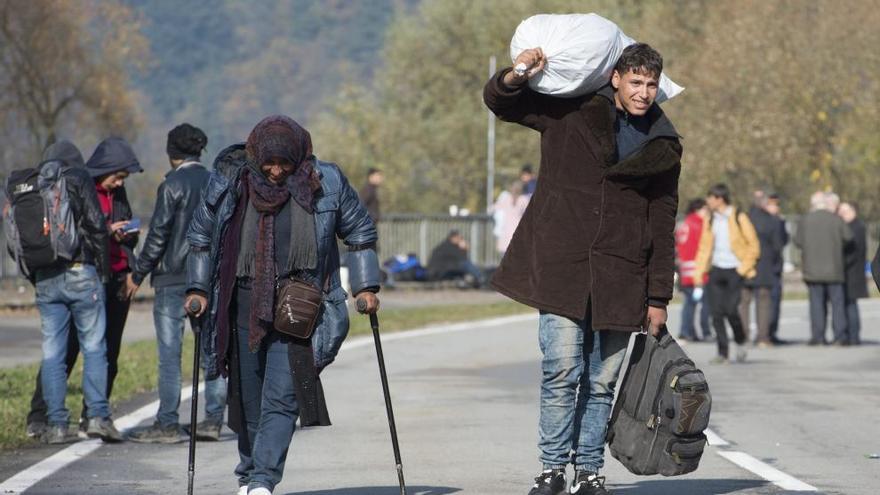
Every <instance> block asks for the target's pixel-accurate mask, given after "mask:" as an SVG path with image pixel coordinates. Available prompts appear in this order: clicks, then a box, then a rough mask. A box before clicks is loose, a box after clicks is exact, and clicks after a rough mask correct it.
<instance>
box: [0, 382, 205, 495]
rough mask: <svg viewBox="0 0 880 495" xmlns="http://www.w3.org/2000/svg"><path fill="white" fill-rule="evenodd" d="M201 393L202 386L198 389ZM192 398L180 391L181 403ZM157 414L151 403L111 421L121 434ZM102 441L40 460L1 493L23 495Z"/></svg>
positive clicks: (2, 486)
mask: <svg viewBox="0 0 880 495" xmlns="http://www.w3.org/2000/svg"><path fill="white" fill-rule="evenodd" d="M200 388H201V389H202V390H204V384H202V385H200ZM191 397H192V386H188V387H184V388H183V389H182V390H181V391H180V400H181V402H183V401H186V400H189V399H190V398H191ZM158 410H159V401H155V402H151V403H150V404H147V405H146V406H144V407H142V408H140V409H138V410H136V411H134V412H132V413H130V414H127V415H125V416H123V417H121V418H119V419H117V420H115V421H114V423H115V424H116V428H118V429H119V430H120V431H125V430H128V429H131V428H133V427H135V426H137V425H138V424H140V423H141V422H142V421H145V420H147V419H149V418H151V417H153V416H155V415H156V411H158ZM102 443H103V442H101V440H87V441H84V442H78V443H75V444H73V445H71V446H70V447H67V448H65V449H64V450H61V451H60V452H58V453H56V454H54V455H52V456H50V457H47V458H46V459H43V460H42V461H40V462H38V463H36V464H34V465H33V466H31V467H29V468H27V469H25V470H24V471H22V472H20V473H18V474H16V475H15V476H13V477H11V478H9V479H7V480H6V481H4V482H3V483H0V493H22V492H24V491H25V490H27V489H28V488H30V487H32V486H34V485H36V484H37V483H39V482H40V481H42V480H43V479H45V478H48V477H49V476H52V475H53V474H54V473H56V472H58V471H60V470H61V469H64V467H65V466H67V465H69V464H71V463H73V462H76V461H78V460H80V459H82V458H83V457H85V456H87V455H89V454H91V453H92V452H94V451H95V450H98V448H99V447H101V444H102Z"/></svg>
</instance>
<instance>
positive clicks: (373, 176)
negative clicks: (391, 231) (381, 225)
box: [358, 168, 385, 223]
mask: <svg viewBox="0 0 880 495" xmlns="http://www.w3.org/2000/svg"><path fill="white" fill-rule="evenodd" d="M384 180H385V175H384V174H382V171H381V170H379V169H378V168H370V169H369V170H367V182H366V183H365V184H364V187H362V188H361V190H360V191H358V196H360V198H361V203H362V204H363V205H364V207H365V208H366V209H367V212H369V214H370V218H372V219H373V223H378V222H379V219H380V218H381V216H382V209H381V208H380V205H379V187H380V186H381V185H382V182H383V181H384Z"/></svg>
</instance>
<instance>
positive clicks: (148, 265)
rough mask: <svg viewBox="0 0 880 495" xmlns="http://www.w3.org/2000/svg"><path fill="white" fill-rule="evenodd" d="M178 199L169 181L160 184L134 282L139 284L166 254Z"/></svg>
mask: <svg viewBox="0 0 880 495" xmlns="http://www.w3.org/2000/svg"><path fill="white" fill-rule="evenodd" d="M177 199H178V197H177V196H176V195H175V194H173V192H172V191H171V188H169V187H168V184H167V183H165V182H163V183H162V184H160V185H159V191H158V193H157V194H156V207H155V209H154V210H153V218H152V220H150V232H149V233H147V239H146V240H145V241H144V247H143V248H142V249H141V252H140V254H139V255H138V259H137V266H136V267H135V269H134V273H133V274H132V278H133V279H134V282H135V283H136V284H138V285H140V284H141V283H142V282H143V281H144V279H145V278H146V277H147V275H148V274H149V273H150V272H152V271H153V270H154V269H155V268H156V265H158V264H159V260H161V259H162V255H164V254H165V248H166V247H167V246H168V241H169V240H170V237H171V230H172V228H173V227H174V212H175V210H176V209H177Z"/></svg>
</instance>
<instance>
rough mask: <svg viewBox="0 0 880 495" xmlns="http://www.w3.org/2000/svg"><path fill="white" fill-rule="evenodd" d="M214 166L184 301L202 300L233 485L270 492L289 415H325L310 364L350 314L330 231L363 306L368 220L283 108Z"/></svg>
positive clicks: (319, 420) (195, 232) (324, 357)
mask: <svg viewBox="0 0 880 495" xmlns="http://www.w3.org/2000/svg"><path fill="white" fill-rule="evenodd" d="M215 169H216V170H215V172H214V173H213V174H212V175H211V177H210V179H209V181H208V184H207V185H206V188H205V194H204V199H203V203H202V204H201V205H200V207H199V208H198V209H197V211H196V214H195V217H194V219H193V224H192V226H191V228H190V232H189V235H188V239H189V243H190V246H191V248H192V253H191V254H190V256H189V261H188V263H189V281H188V286H189V289H188V297H187V307H189V305H190V303H191V302H192V301H198V303H199V304H200V305H201V307H202V308H204V309H202V311H201V312H199V313H198V316H201V314H202V313H204V314H205V318H204V320H203V321H204V322H203V330H202V331H203V334H202V338H201V340H202V352H204V354H205V358H206V359H205V362H206V373H207V375H208V377H207V378H211V377H214V376H217V375H218V374H221V373H222V374H228V375H229V378H230V381H229V422H230V426H231V427H232V428H233V429H234V430H235V431H236V432H237V433H238V434H239V437H238V452H239V458H240V462H239V464H238V466H237V467H236V469H235V474H236V476H237V477H238V483H239V491H238V493H239V494H240V495H244V494H251V495H268V494H271V493H272V490H273V489H274V488H275V486H276V485H277V484H278V483H279V481H280V480H281V476H282V473H283V471H284V464H285V460H286V458H287V452H288V449H289V446H290V441H291V438H292V435H293V432H294V428H295V424H296V420H297V418H299V420H300V423H301V425H302V426H324V425H329V424H330V419H329V415H328V413H327V408H326V404H325V403H324V393H323V389H322V388H321V381H320V378H319V372H320V371H321V370H322V369H323V368H324V367H326V366H327V365H328V364H330V363H331V362H332V361H333V359H334V358H335V356H336V353H337V352H338V350H339V347H340V345H341V344H342V341H343V340H344V339H345V336H346V334H347V333H348V324H349V321H348V312H347V308H346V306H345V292H344V291H343V290H342V287H341V285H340V282H339V252H338V250H337V247H336V246H337V244H336V238H337V237H339V238H341V239H342V240H343V241H344V242H345V244H347V245H348V246H349V250H350V254H349V257H348V266H349V268H350V272H351V276H350V282H351V288H352V292H353V293H354V294H356V297H357V299H358V300H359V303H360V304H359V305H360V307H362V308H363V310H362V312H364V313H375V312H376V310H377V309H378V307H379V300H378V298H377V297H376V295H375V293H376V292H378V290H379V264H378V260H377V258H376V253H375V250H374V246H375V243H376V228H375V226H374V225H373V221H372V220H371V219H370V217H369V215H368V213H367V211H366V209H364V208H363V207H362V206H361V204H360V202H359V201H358V197H357V193H356V192H355V191H354V190H353V189H352V188H351V186H350V185H349V184H348V180H347V179H346V178H345V176H344V175H343V174H342V172H341V171H340V170H339V168H338V167H337V166H336V165H334V164H331V163H326V162H321V161H319V160H318V159H316V158H315V156H314V155H313V154H312V145H311V138H310V136H309V133H308V132H307V131H306V130H305V129H304V128H302V127H301V126H300V125H299V124H297V123H296V122H294V121H293V120H292V119H290V118H288V117H284V116H271V117H267V118H266V119H264V120H263V121H261V122H260V123H259V124H257V126H256V127H255V128H254V129H253V131H252V132H251V134H250V136H249V137H248V140H247V144H246V145H235V146H231V147H229V148H227V149H226V150H224V151H223V152H221V153H220V155H219V156H218V158H217V161H216V162H215ZM209 295H210V297H207V296H209ZM360 301H363V302H360Z"/></svg>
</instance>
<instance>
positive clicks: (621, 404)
mask: <svg viewBox="0 0 880 495" xmlns="http://www.w3.org/2000/svg"><path fill="white" fill-rule="evenodd" d="M711 408H712V396H711V394H710V393H709V384H708V383H706V377H705V376H704V375H703V372H702V371H700V370H699V369H697V368H696V367H695V366H694V362H693V361H691V360H690V359H688V357H687V355H686V354H685V353H684V351H683V350H682V349H681V347H679V345H678V343H676V342H675V339H673V338H672V336H670V335H669V333H668V332H664V333H663V336H662V337H661V338H660V339H657V338H654V337H652V336H649V335H645V334H639V335H636V340H635V344H634V346H633V350H632V354H631V355H630V360H629V364H628V365H627V370H626V376H625V377H624V379H623V383H622V385H621V388H620V393H619V394H618V396H617V402H616V403H615V405H614V411H613V413H612V414H611V419H610V421H609V424H608V438H607V439H608V447H609V448H610V450H611V455H613V456H614V458H615V459H617V460H618V461H620V462H621V463H623V465H624V466H626V468H627V469H628V470H629V471H630V472H631V473H633V474H639V475H652V474H662V475H663V476H677V475H680V474H685V473H690V472H691V471H694V470H695V469H697V466H699V464H700V457H701V456H702V455H703V449H704V448H705V446H706V435H704V434H703V430H705V429H706V428H707V427H708V426H709V412H710V410H711Z"/></svg>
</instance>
